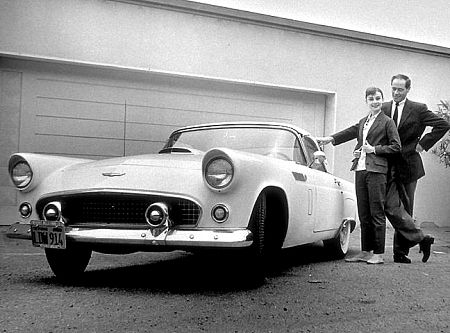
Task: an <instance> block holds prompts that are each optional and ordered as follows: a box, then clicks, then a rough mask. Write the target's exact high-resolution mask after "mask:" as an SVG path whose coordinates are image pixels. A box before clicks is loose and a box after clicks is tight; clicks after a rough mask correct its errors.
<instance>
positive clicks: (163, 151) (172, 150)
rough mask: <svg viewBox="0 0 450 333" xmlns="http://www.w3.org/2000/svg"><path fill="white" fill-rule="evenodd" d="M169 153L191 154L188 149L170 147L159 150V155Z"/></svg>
mask: <svg viewBox="0 0 450 333" xmlns="http://www.w3.org/2000/svg"><path fill="white" fill-rule="evenodd" d="M170 153H192V150H190V149H188V148H180V147H170V148H164V149H161V150H160V151H159V154H170Z"/></svg>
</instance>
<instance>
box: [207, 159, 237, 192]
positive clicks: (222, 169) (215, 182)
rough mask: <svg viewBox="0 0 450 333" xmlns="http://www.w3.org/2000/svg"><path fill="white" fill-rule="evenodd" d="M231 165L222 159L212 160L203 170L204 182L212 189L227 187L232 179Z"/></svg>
mask: <svg viewBox="0 0 450 333" xmlns="http://www.w3.org/2000/svg"><path fill="white" fill-rule="evenodd" d="M233 174H234V170H233V165H232V164H231V163H230V162H229V161H228V160H226V159H224V158H222V157H218V158H214V159H212V160H211V161H209V162H208V164H207V165H206V168H205V179H206V182H207V183H208V184H209V185H210V186H211V187H214V188H217V189H221V188H224V187H227V186H228V185H229V184H230V183H231V180H232V179H233Z"/></svg>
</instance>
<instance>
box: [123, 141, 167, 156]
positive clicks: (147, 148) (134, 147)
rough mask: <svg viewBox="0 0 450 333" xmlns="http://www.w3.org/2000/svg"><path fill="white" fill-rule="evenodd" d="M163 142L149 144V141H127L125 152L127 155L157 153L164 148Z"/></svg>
mask: <svg viewBox="0 0 450 333" xmlns="http://www.w3.org/2000/svg"><path fill="white" fill-rule="evenodd" d="M164 144H165V141H161V142H151V141H127V143H126V152H127V155H139V154H146V153H157V152H158V151H160V150H161V149H162V147H163V146H164Z"/></svg>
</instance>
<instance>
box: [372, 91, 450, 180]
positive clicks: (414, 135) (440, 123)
mask: <svg viewBox="0 0 450 333" xmlns="http://www.w3.org/2000/svg"><path fill="white" fill-rule="evenodd" d="M392 103H393V102H392V101H391V102H386V103H383V106H382V108H381V110H382V111H383V112H384V113H385V114H386V115H387V116H389V117H391V111H392ZM427 126H431V127H433V129H432V131H431V132H430V133H427V134H425V135H424V136H423V137H422V134H423V132H424V131H425V128H426V127H427ZM449 128H450V125H449V123H448V122H447V121H445V120H444V119H442V118H441V117H439V116H438V115H436V114H434V113H433V112H431V111H429V110H428V108H427V106H426V105H425V104H422V103H416V102H413V101H410V100H409V99H406V101H405V105H404V107H403V112H402V117H401V119H400V122H399V124H398V133H399V135H400V140H401V143H402V153H401V155H400V154H399V155H397V156H396V157H395V158H394V159H393V163H394V164H395V165H396V172H397V175H399V176H400V180H401V181H402V182H403V183H411V182H413V181H416V180H417V179H419V178H421V177H423V176H424V175H425V170H424V167H423V163H422V158H421V157H420V154H419V153H417V152H416V146H417V143H420V145H421V146H422V148H423V149H424V150H426V151H427V150H428V149H430V148H431V147H433V146H434V144H435V143H436V142H437V141H438V140H439V139H440V138H442V137H443V136H444V134H445V133H446V132H447V131H448V129H449ZM421 137H422V138H421Z"/></svg>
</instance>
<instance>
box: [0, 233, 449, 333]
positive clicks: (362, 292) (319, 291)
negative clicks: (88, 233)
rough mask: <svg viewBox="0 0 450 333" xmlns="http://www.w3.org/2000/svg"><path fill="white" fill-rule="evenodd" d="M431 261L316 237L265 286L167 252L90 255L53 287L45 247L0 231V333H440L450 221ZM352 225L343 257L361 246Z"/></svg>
mask: <svg viewBox="0 0 450 333" xmlns="http://www.w3.org/2000/svg"><path fill="white" fill-rule="evenodd" d="M423 229H424V230H425V232H426V233H430V234H432V235H433V236H434V237H435V238H436V243H435V245H434V246H433V248H432V250H433V252H432V254H431V257H430V260H429V262H427V263H426V264H424V263H422V262H421V261H420V259H421V254H419V253H418V248H417V247H416V248H414V249H413V250H412V251H411V255H410V257H411V259H412V260H413V263H412V264H410V265H405V264H396V263H394V262H393V260H392V234H393V232H392V231H393V230H392V229H391V228H388V235H387V245H388V248H387V251H386V254H385V261H386V263H385V264H384V265H376V266H371V265H367V264H365V263H346V262H344V261H343V260H332V259H330V258H329V257H327V255H326V253H325V252H324V251H323V248H322V246H321V244H314V245H308V246H302V247H299V248H296V249H291V250H287V251H284V253H283V255H282V257H281V258H280V260H279V262H278V263H277V265H276V266H275V267H273V268H272V269H271V271H270V272H269V275H268V277H267V278H266V280H265V282H264V283H263V284H257V285H249V284H248V283H243V281H244V280H245V279H243V276H242V275H243V274H244V273H243V272H245V269H243V268H244V267H241V266H239V265H234V264H232V263H230V262H227V263H225V262H222V259H220V258H214V257H203V256H195V255H191V254H186V253H183V252H173V253H156V254H155V253H137V254H131V255H123V256H116V255H104V254H98V253H95V254H94V255H93V258H92V259H91V262H90V264H89V266H88V269H87V272H86V274H85V277H84V279H83V280H82V281H79V283H76V284H71V285H68V284H62V283H59V282H58V281H57V280H56V279H55V278H54V277H53V275H52V273H51V271H50V268H49V267H48V265H47V263H46V259H45V255H44V253H43V251H42V250H41V249H39V248H34V247H33V246H32V245H31V244H30V243H29V242H28V241H22V240H12V239H8V238H6V237H5V234H4V231H5V228H2V229H1V230H2V232H1V234H0V279H1V284H0V300H1V301H0V332H125V331H127V332H355V333H356V332H358V333H359V332H402V333H404V332H450V310H449V309H450V256H449V250H450V228H437V227H435V226H433V225H432V224H427V225H424V226H423ZM358 236H359V230H358V229H357V230H356V231H355V233H354V234H353V238H352V241H351V251H350V252H351V253H355V252H356V251H357V250H358V249H359V237H358Z"/></svg>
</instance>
